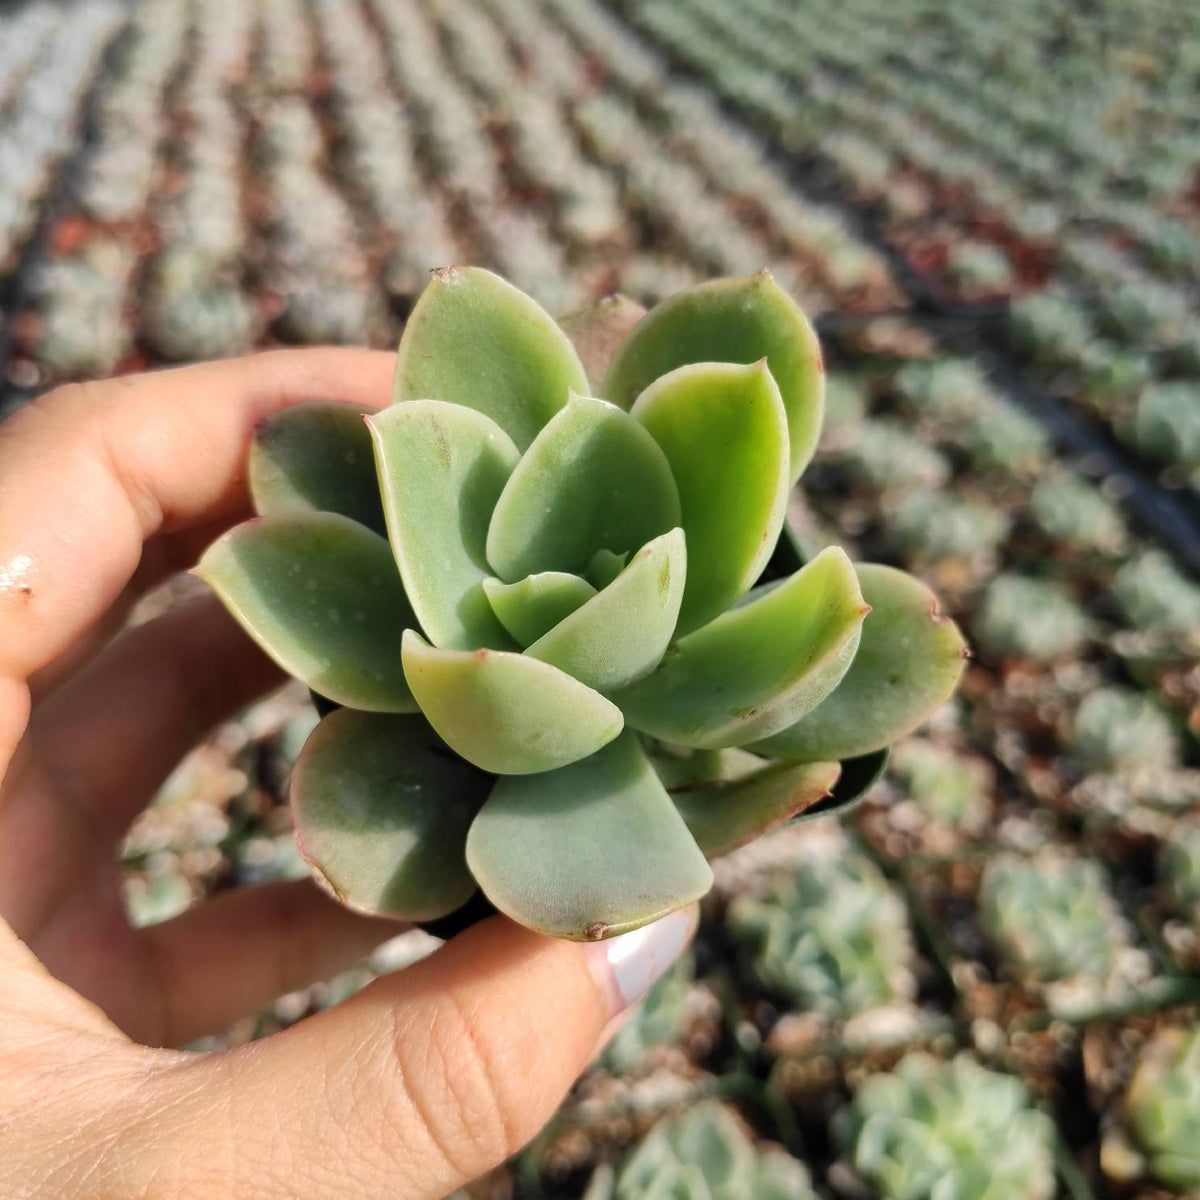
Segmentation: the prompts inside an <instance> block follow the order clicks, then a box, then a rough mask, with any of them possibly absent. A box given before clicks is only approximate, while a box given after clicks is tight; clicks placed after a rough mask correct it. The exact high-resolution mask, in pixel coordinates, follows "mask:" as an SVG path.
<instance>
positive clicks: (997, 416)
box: [957, 397, 1052, 475]
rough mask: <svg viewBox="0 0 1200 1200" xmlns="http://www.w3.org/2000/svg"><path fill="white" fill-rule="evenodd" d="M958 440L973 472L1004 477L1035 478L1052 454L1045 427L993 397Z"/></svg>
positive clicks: (965, 428) (964, 426)
mask: <svg viewBox="0 0 1200 1200" xmlns="http://www.w3.org/2000/svg"><path fill="white" fill-rule="evenodd" d="M957 440H958V441H960V442H961V444H962V446H963V448H964V449H965V450H966V452H967V454H968V456H969V457H970V459H971V465H972V466H973V467H975V468H976V470H978V471H983V472H993V471H1000V472H1003V473H1004V474H1007V475H1022V474H1025V475H1035V474H1037V473H1038V471H1039V470H1041V468H1042V467H1043V465H1044V464H1045V462H1046V460H1047V459H1048V458H1049V457H1050V454H1051V450H1052V443H1051V440H1050V436H1049V434H1048V433H1047V432H1046V430H1045V428H1044V426H1042V425H1041V423H1040V422H1038V421H1037V419H1036V418H1034V417H1031V416H1030V415H1029V414H1028V413H1027V412H1025V411H1024V409H1021V408H1018V407H1017V406H1016V405H1015V404H1013V403H1011V402H1010V401H1008V400H1003V399H1001V398H1000V397H994V398H993V399H992V402H991V403H990V404H989V405H988V406H987V409H986V411H984V412H980V413H978V414H977V415H975V416H973V417H971V418H969V419H968V420H967V421H966V422H965V423H964V425H963V428H962V430H961V431H960V432H958V433H957Z"/></svg>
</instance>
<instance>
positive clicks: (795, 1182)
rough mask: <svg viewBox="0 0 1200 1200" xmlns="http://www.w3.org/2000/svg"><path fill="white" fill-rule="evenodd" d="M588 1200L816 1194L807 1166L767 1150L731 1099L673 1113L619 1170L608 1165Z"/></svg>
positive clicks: (803, 1199)
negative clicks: (733, 1109)
mask: <svg viewBox="0 0 1200 1200" xmlns="http://www.w3.org/2000/svg"><path fill="white" fill-rule="evenodd" d="M584 1200H816V1193H815V1192H814V1191H813V1188H812V1184H811V1182H810V1180H809V1175H808V1171H807V1170H806V1169H805V1167H804V1164H803V1163H800V1162H798V1161H797V1160H796V1159H794V1158H792V1156H791V1155H790V1154H788V1153H786V1152H785V1151H783V1150H780V1149H776V1148H760V1147H757V1146H755V1144H754V1143H753V1142H752V1141H751V1140H750V1137H749V1136H748V1135H747V1133H746V1131H745V1129H744V1128H743V1126H742V1124H741V1122H740V1121H739V1120H738V1118H737V1117H735V1116H734V1115H733V1113H732V1112H730V1110H729V1109H728V1108H726V1107H725V1106H724V1105H722V1104H719V1103H717V1102H715V1101H705V1102H702V1103H700V1104H697V1105H695V1107H693V1108H691V1109H690V1110H689V1111H687V1112H685V1113H683V1114H682V1115H681V1116H678V1117H667V1118H664V1119H663V1120H661V1121H659V1122H658V1124H657V1125H655V1126H654V1128H653V1129H651V1130H650V1132H649V1133H648V1134H647V1135H646V1136H645V1137H644V1138H643V1139H642V1141H641V1144H640V1145H639V1146H638V1147H637V1148H636V1149H635V1150H634V1151H633V1152H632V1153H631V1154H630V1155H629V1157H628V1158H627V1159H626V1160H625V1163H624V1164H623V1165H622V1166H621V1168H620V1169H619V1170H618V1171H616V1172H615V1173H614V1172H613V1171H612V1170H611V1169H605V1168H601V1169H600V1170H598V1171H597V1172H596V1174H595V1175H594V1176H593V1178H592V1181H591V1183H590V1184H589V1185H588V1189H587V1191H586V1192H585V1193H584Z"/></svg>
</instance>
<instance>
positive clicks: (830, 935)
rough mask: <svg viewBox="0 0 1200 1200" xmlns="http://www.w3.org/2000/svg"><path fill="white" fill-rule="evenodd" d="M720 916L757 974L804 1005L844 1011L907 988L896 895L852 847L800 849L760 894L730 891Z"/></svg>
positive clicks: (908, 963) (910, 961)
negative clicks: (822, 851) (826, 852)
mask: <svg viewBox="0 0 1200 1200" xmlns="http://www.w3.org/2000/svg"><path fill="white" fill-rule="evenodd" d="M727 921H728V924H729V927H730V928H731V929H732V930H733V931H734V933H735V934H737V936H738V937H740V938H742V939H743V940H744V941H746V942H747V943H748V944H749V945H750V946H751V947H752V948H753V951H754V969H755V973H756V974H757V976H758V978H759V980H760V981H761V982H762V983H763V984H764V985H765V986H766V987H768V988H770V989H771V990H773V991H776V992H778V993H780V994H781V995H784V996H787V997H788V998H789V999H790V1000H792V1001H793V1002H794V1003H795V1004H796V1005H797V1007H799V1008H800V1009H802V1010H804V1011H812V1012H817V1013H821V1014H822V1015H823V1016H827V1017H848V1016H852V1015H853V1014H855V1013H858V1012H862V1011H864V1010H866V1009H869V1008H874V1007H877V1006H879V1005H883V1004H889V1003H892V1002H894V1001H896V1000H902V999H911V997H912V996H913V995H914V994H915V991H916V983H915V978H914V976H913V966H914V962H915V958H916V952H915V950H914V947H913V941H912V934H911V931H910V929H909V924H908V915H907V912H906V911H905V907H904V902H903V901H902V899H901V898H900V896H899V895H898V893H897V892H896V891H895V889H894V888H893V887H892V885H891V884H890V883H889V882H888V881H887V879H886V878H885V877H884V875H883V874H882V872H881V871H880V870H879V868H878V867H876V866H875V865H874V863H872V862H871V861H870V860H869V859H868V858H866V857H864V856H863V855H861V854H859V853H856V852H854V851H851V850H848V849H847V850H843V851H842V852H841V853H839V854H836V855H835V856H832V857H822V856H818V855H810V856H806V857H805V858H804V859H803V860H802V861H801V862H800V863H798V864H797V866H796V868H795V871H794V872H793V873H792V874H791V875H790V876H789V877H788V878H785V879H781V880H779V881H778V882H776V883H775V884H774V886H773V887H771V888H770V890H768V891H766V892H765V893H764V894H759V895H756V894H752V893H747V894H744V895H741V896H738V897H737V898H736V899H735V900H734V901H733V902H732V903H731V904H730V906H729V912H728V916H727Z"/></svg>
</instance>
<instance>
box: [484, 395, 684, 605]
mask: <svg viewBox="0 0 1200 1200" xmlns="http://www.w3.org/2000/svg"><path fill="white" fill-rule="evenodd" d="M678 524H679V495H678V493H677V492H676V490H675V481H674V480H673V479H672V478H671V468H670V467H669V466H668V465H667V460H666V458H665V456H664V455H663V452H662V450H660V449H659V447H658V445H657V443H656V442H655V440H654V438H653V437H651V436H650V434H649V433H647V432H646V430H645V429H644V428H643V427H642V426H641V425H639V424H638V423H637V421H635V420H634V419H633V418H632V417H630V415H629V414H628V413H626V412H623V411H622V410H621V409H619V408H616V407H615V406H614V405H612V404H608V403H606V402H605V401H603V400H593V399H591V398H589V397H587V396H576V395H572V396H571V399H570V401H569V403H568V404H567V407H566V408H564V409H563V410H562V411H561V412H559V413H558V414H556V415H555V416H554V417H553V418H552V419H551V421H550V422H549V424H547V425H546V427H545V428H544V429H543V430H542V431H541V433H539V434H538V435H537V437H536V438H535V439H534V442H533V445H531V446H530V447H529V449H528V450H527V451H526V452H525V454H524V456H523V457H522V458H521V461H520V463H518V464H517V467H516V469H515V470H514V471H513V473H512V476H511V477H510V478H509V480H508V483H507V484H506V485H505V487H504V491H503V492H501V494H500V499H499V500H498V501H497V502H496V510H495V512H494V513H493V515H492V523H491V527H490V528H489V530H488V536H487V558H488V562H489V563H491V565H492V569H493V570H494V571H495V572H496V574H497V575H499V576H500V577H501V578H502V579H505V580H507V581H508V582H509V583H514V582H515V581H516V580H518V579H521V578H523V577H524V576H526V575H532V574H534V573H535V572H539V571H570V572H572V573H573V574H576V575H579V574H582V573H583V572H584V571H585V570H586V569H587V567H588V564H589V563H590V561H591V559H592V556H593V555H594V554H595V553H596V551H597V550H610V551H612V552H613V553H614V554H622V553H631V552H632V551H634V550H637V549H638V547H640V546H642V545H644V544H645V543H646V542H648V541H649V540H650V539H651V538H652V537H656V536H657V535H658V534H660V533H665V532H666V531H667V530H668V529H673V528H674V527H675V526H676V525H678Z"/></svg>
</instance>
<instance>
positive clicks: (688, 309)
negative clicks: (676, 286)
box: [601, 271, 825, 484]
mask: <svg viewBox="0 0 1200 1200" xmlns="http://www.w3.org/2000/svg"><path fill="white" fill-rule="evenodd" d="M762 358H766V360H767V363H768V365H769V366H770V368H771V374H772V375H773V376H774V378H775V382H776V383H777V384H778V385H779V391H780V393H781V394H782V397H783V407H784V409H785V411H786V412H787V424H788V432H789V445H790V450H789V463H790V467H789V471H788V482H789V484H791V483H794V482H795V481H796V479H798V478H799V476H800V473H801V471H803V470H804V468H805V466H806V465H807V463H808V461H809V459H811V458H812V455H813V451H814V450H815V449H816V445H817V437H818V436H819V434H820V432H821V416H822V413H823V412H824V407H825V374H824V370H825V369H824V366H823V365H822V362H821V347H820V344H819V343H818V341H817V335H816V333H815V332H814V331H813V328H812V326H811V325H810V324H809V323H808V321H807V319H806V318H805V316H804V313H802V312H801V311H800V308H799V306H798V305H797V304H796V302H795V301H794V300H793V299H792V298H791V297H790V296H789V295H788V294H787V293H786V292H785V291H784V290H783V289H782V288H781V287H780V286H779V285H778V284H777V283H776V282H775V281H774V280H773V279H772V278H771V276H770V274H769V272H767V271H760V272H759V273H758V274H757V275H751V276H749V277H747V278H743V279H717V280H714V281H713V282H711V283H702V284H700V285H699V286H698V287H693V288H689V289H688V290H687V291H683V292H678V293H676V294H675V295H674V296H670V297H668V298H667V299H666V300H664V301H663V302H662V303H661V304H658V305H656V306H655V307H654V308H652V309H651V310H650V312H649V313H648V314H647V315H646V317H645V318H644V319H643V320H642V321H641V322H640V323H639V324H638V325H637V326H636V327H635V328H634V329H633V331H632V332H631V333H630V335H629V337H628V338H626V340H625V342H624V344H623V345H622V346H621V348H620V350H618V351H617V356H616V358H615V359H614V361H613V364H612V366H611V368H610V369H609V372H608V376H607V377H606V378H605V381H604V386H603V388H602V389H601V394H602V395H603V396H604V398H605V399H606V400H611V401H612V402H613V403H614V404H619V405H620V406H621V407H622V408H630V407H632V405H633V403H634V401H635V400H636V399H637V398H638V396H640V395H641V393H642V392H643V391H644V390H645V389H646V388H648V387H649V386H650V385H651V384H652V383H653V382H654V381H655V380H656V379H658V378H660V377H661V376H663V375H665V374H666V373H667V372H668V371H673V370H675V368H676V367H682V366H685V365H687V364H688V363H698V362H728V363H753V362H758V361H759V360H760V359H762Z"/></svg>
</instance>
